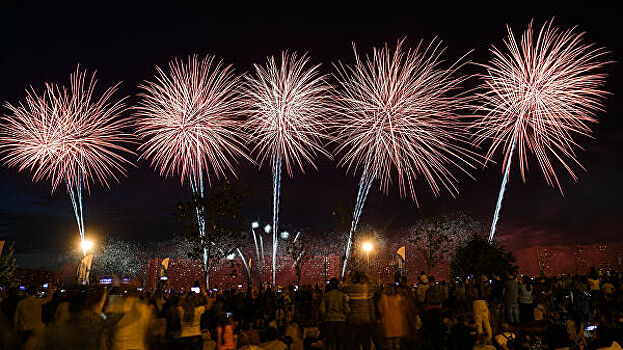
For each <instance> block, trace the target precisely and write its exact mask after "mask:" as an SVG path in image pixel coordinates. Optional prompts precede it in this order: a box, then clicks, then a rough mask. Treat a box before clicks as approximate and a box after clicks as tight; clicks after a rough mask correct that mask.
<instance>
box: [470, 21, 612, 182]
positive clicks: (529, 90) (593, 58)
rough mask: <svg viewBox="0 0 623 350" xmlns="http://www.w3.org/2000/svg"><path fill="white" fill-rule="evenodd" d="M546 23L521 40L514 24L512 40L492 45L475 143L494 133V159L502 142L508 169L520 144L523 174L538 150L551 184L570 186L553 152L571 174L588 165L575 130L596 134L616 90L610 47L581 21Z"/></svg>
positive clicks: (492, 152) (510, 32)
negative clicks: (610, 88)
mask: <svg viewBox="0 0 623 350" xmlns="http://www.w3.org/2000/svg"><path fill="white" fill-rule="evenodd" d="M552 22H553V20H550V21H549V22H547V23H545V24H544V25H543V27H542V28H541V29H540V30H539V32H538V35H537V36H536V38H535V34H534V30H533V27H532V23H530V24H529V25H528V28H527V29H526V30H525V31H524V32H523V34H522V36H521V40H520V42H517V40H516V39H515V36H514V35H513V32H512V31H511V28H510V27H508V26H507V28H508V37H507V39H506V40H505V41H504V48H503V49H499V48H497V47H495V46H494V47H492V48H491V49H490V51H491V53H492V54H493V58H492V59H491V60H490V61H489V63H488V64H484V65H482V66H483V67H484V68H485V69H486V70H487V73H486V74H484V75H482V76H481V78H482V81H483V84H482V90H481V91H483V92H482V93H481V94H480V95H479V96H480V98H481V99H482V109H483V110H484V111H485V112H486V115H485V116H484V117H483V118H482V119H481V121H480V122H479V123H478V125H477V127H478V128H479V132H478V137H477V138H476V139H475V143H476V144H477V145H480V144H481V143H482V142H483V141H485V140H488V139H491V140H492V144H491V146H490V147H489V150H488V152H487V159H491V158H492V157H493V155H494V154H495V152H496V151H497V149H498V148H501V149H502V152H503V153H504V159H505V161H504V164H505V165H504V166H503V167H502V172H504V171H505V170H506V168H507V167H509V166H510V158H511V157H512V152H513V147H515V145H516V147H517V148H518V152H519V168H520V172H521V176H522V179H523V181H524V182H525V179H526V172H527V170H528V157H529V154H534V155H535V156H536V158H537V160H538V163H539V166H540V167H541V170H542V172H543V175H544V176H545V180H546V181H547V184H548V185H550V186H556V187H558V188H559V190H560V191H562V188H561V186H560V182H559V179H558V176H557V175H556V171H555V169H554V164H553V163H552V158H553V159H554V160H557V161H558V162H560V164H561V165H562V166H563V167H564V168H565V169H566V170H567V171H568V172H569V174H571V177H572V178H573V179H574V180H577V176H576V175H575V173H574V172H573V170H572V165H573V164H574V163H575V164H576V165H578V166H580V167H582V166H581V164H580V163H579V162H578V160H577V158H576V153H575V150H574V148H580V146H579V145H578V144H577V143H576V141H575V140H574V139H573V137H574V135H590V134H591V129H590V124H592V123H595V122H596V119H595V117H594V116H595V113H596V112H598V111H603V108H602V107H603V105H602V102H603V100H604V97H605V96H606V95H607V94H608V93H607V92H606V91H605V90H604V89H603V86H604V83H605V78H606V74H604V73H602V72H601V69H602V68H603V67H604V66H605V65H607V64H608V63H610V62H607V61H604V60H603V58H604V55H605V54H606V51H605V50H604V49H602V48H599V47H596V46H595V45H594V44H590V43H587V42H586V41H585V38H584V37H585V33H583V32H581V33H578V32H577V31H576V28H575V27H574V28H571V29H568V30H560V29H558V28H555V27H553V26H552Z"/></svg>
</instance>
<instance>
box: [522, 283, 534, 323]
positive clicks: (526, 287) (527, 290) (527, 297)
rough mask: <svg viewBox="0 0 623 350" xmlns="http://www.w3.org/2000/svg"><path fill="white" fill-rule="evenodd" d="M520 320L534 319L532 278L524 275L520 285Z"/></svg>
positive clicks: (528, 320)
mask: <svg viewBox="0 0 623 350" xmlns="http://www.w3.org/2000/svg"><path fill="white" fill-rule="evenodd" d="M519 320H520V321H521V322H531V321H533V320H534V306H533V304H532V279H530V277H528V276H524V277H523V279H522V281H521V284H520V285H519Z"/></svg>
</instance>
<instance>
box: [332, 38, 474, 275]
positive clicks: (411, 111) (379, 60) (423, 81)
mask: <svg viewBox="0 0 623 350" xmlns="http://www.w3.org/2000/svg"><path fill="white" fill-rule="evenodd" d="M403 42H404V41H403V40H400V41H398V43H397V45H396V48H395V49H394V50H391V49H390V48H389V46H388V45H387V44H385V46H384V47H383V48H374V49H373V52H372V54H371V55H366V56H365V57H361V56H359V54H358V53H357V50H356V49H355V47H354V46H353V51H354V53H355V63H354V64H353V65H350V66H348V65H343V64H342V63H339V64H337V65H336V70H337V73H336V74H335V77H336V79H337V81H338V83H339V89H337V90H336V92H335V93H334V111H335V113H336V115H337V120H336V123H335V128H336V129H337V131H336V134H337V135H336V139H337V141H338V142H337V150H336V151H337V153H341V154H342V158H341V160H340V162H339V165H340V166H344V167H346V168H347V171H349V170H351V169H353V170H354V172H356V171H357V169H358V168H359V167H361V168H362V175H361V179H360V181H359V189H358V192H357V201H356V204H355V210H354V212H353V220H352V223H351V227H350V231H349V234H348V240H347V242H346V253H345V259H344V264H343V266H342V278H343V277H344V275H345V272H346V267H347V264H348V258H349V256H350V250H351V247H352V240H353V235H354V233H355V232H356V230H357V225H358V224H359V220H360V217H361V214H362V212H363V208H364V205H365V202H366V199H367V197H368V194H369V192H370V188H371V187H372V184H373V183H374V181H376V180H378V181H379V183H380V187H381V189H382V190H383V191H384V192H385V193H387V191H388V189H389V185H390V183H392V182H393V179H392V178H394V179H395V178H397V182H398V187H399V188H400V194H401V196H402V195H405V194H406V193H409V194H410V196H411V198H413V200H415V201H416V203H417V197H416V194H415V192H416V191H415V182H416V180H418V179H419V178H423V179H424V180H425V181H426V182H427V183H428V185H429V187H430V188H431V190H432V191H433V194H434V195H435V196H437V195H439V193H440V191H441V189H442V188H445V189H446V190H447V191H448V192H449V193H450V194H451V195H453V196H454V195H455V194H456V193H457V189H456V187H455V183H456V182H458V179H457V178H456V177H455V175H454V174H453V170H455V169H458V170H459V171H462V172H465V173H467V170H466V169H465V167H470V168H473V166H472V165H471V162H472V161H474V160H475V157H476V155H475V154H474V153H473V152H471V151H470V150H469V149H468V148H466V147H464V146H467V143H468V142H467V141H468V137H467V133H466V130H465V123H464V122H463V121H461V116H460V115H459V114H458V111H460V110H462V109H465V108H466V107H468V106H469V104H468V102H469V101H470V98H469V97H467V96H466V95H465V94H460V93H455V92H456V91H457V90H459V89H460V84H461V83H462V82H463V81H464V80H465V79H466V78H465V77H461V76H458V77H455V73H456V71H457V70H458V69H459V68H460V67H462V65H463V63H459V62H460V61H461V60H459V62H457V63H454V64H452V65H450V67H448V68H443V67H441V62H442V60H441V55H442V53H443V51H444V50H445V49H444V48H443V47H441V43H440V42H439V41H437V40H433V41H432V42H431V43H430V44H429V45H428V46H422V42H421V41H420V43H419V44H418V46H417V47H416V48H415V49H406V50H403Z"/></svg>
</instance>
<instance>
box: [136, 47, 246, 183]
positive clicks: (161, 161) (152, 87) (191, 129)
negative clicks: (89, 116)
mask: <svg viewBox="0 0 623 350" xmlns="http://www.w3.org/2000/svg"><path fill="white" fill-rule="evenodd" d="M156 70H157V75H156V78H155V80H154V81H148V82H146V83H145V84H144V85H142V86H141V88H142V90H143V91H142V93H141V94H140V95H139V96H140V97H141V100H140V102H139V104H138V106H137V107H136V114H135V115H136V117H137V118H138V121H137V123H138V134H139V135H140V136H141V137H142V138H143V139H144V144H143V145H141V147H140V148H139V149H140V150H142V155H141V157H144V158H148V159H151V164H152V166H153V167H154V168H156V169H159V171H160V175H164V176H168V175H172V174H176V173H177V174H179V176H180V181H182V182H184V180H185V179H189V180H191V181H201V176H202V174H203V172H205V173H206V174H208V176H209V174H210V173H211V172H212V173H214V175H215V176H216V177H217V178H218V177H221V176H226V175H227V174H228V173H230V174H233V175H234V176H235V171H234V162H235V159H236V158H238V157H246V155H245V152H244V149H245V148H244V146H243V145H242V144H241V142H240V140H241V135H240V129H239V126H240V121H239V120H240V119H239V116H240V111H241V108H240V102H241V99H240V94H239V93H238V91H237V89H236V88H237V85H238V84H239V83H240V77H239V76H237V75H235V74H234V70H233V67H232V66H231V65H225V64H224V63H223V62H222V61H219V62H216V63H215V59H214V57H212V56H206V57H205V58H204V59H202V60H199V58H198V57H197V56H196V55H194V56H191V57H189V58H188V61H187V62H182V61H179V60H177V59H175V60H174V61H172V62H170V63H169V72H168V74H167V73H165V72H164V71H163V70H162V69H160V68H159V67H156ZM208 179H209V177H208Z"/></svg>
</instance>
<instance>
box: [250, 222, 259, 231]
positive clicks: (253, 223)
mask: <svg viewBox="0 0 623 350" xmlns="http://www.w3.org/2000/svg"><path fill="white" fill-rule="evenodd" d="M258 227H260V223H259V222H257V221H253V222H252V223H251V228H252V229H256V228H258Z"/></svg>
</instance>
